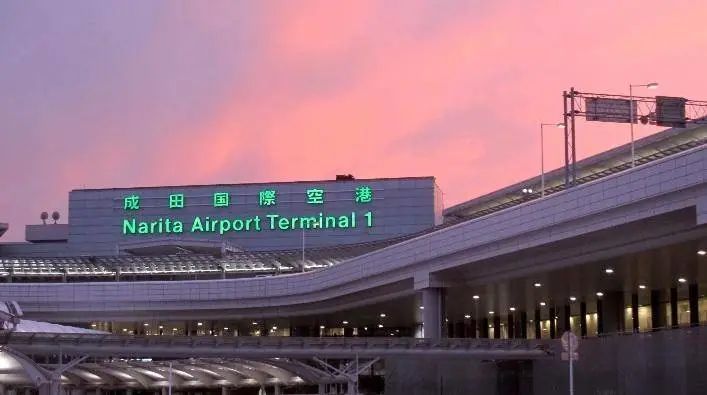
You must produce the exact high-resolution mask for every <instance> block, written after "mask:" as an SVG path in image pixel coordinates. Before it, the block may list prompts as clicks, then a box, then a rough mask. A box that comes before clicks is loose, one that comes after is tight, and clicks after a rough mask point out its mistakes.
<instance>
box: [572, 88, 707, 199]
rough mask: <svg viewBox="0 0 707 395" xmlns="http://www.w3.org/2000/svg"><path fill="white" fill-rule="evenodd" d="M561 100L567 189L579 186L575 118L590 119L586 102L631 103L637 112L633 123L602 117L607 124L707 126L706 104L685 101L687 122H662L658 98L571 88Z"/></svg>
mask: <svg viewBox="0 0 707 395" xmlns="http://www.w3.org/2000/svg"><path fill="white" fill-rule="evenodd" d="M562 99H563V109H564V110H563V117H564V124H565V133H564V139H565V152H564V155H565V188H570V187H572V186H575V185H577V149H576V147H577V145H576V138H575V137H576V133H577V127H576V118H577V117H583V118H585V119H587V116H588V115H591V114H590V113H588V111H587V108H586V102H587V99H614V100H625V101H631V100H632V102H631V103H632V104H629V105H630V106H632V107H635V112H634V113H633V114H632V115H633V119H631V120H629V119H627V118H628V117H625V116H624V115H623V114H613V115H612V114H608V113H607V114H602V117H603V118H606V119H605V121H607V122H618V123H628V122H629V121H630V122H633V123H638V122H639V121H640V122H641V123H644V124H653V125H656V124H658V123H659V122H663V123H670V124H673V125H672V126H675V125H678V124H685V123H687V124H694V125H707V101H701V100H690V99H684V103H685V113H684V118H683V117H679V118H675V117H673V118H671V117H666V116H665V115H663V116H661V117H660V119H659V117H658V116H657V115H656V114H657V109H656V106H657V100H656V97H649V96H627V95H615V94H609V93H590V92H580V91H577V90H575V89H574V88H570V90H569V92H568V91H564V92H563V93H562Z"/></svg>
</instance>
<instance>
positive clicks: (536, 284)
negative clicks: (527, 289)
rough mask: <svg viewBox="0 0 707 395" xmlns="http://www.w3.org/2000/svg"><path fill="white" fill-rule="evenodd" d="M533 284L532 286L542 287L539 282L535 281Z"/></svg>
mask: <svg viewBox="0 0 707 395" xmlns="http://www.w3.org/2000/svg"><path fill="white" fill-rule="evenodd" d="M533 286H534V287H535V288H540V287H542V286H543V285H542V284H540V283H535V284H533Z"/></svg>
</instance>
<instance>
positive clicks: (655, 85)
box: [646, 82, 658, 89]
mask: <svg viewBox="0 0 707 395" xmlns="http://www.w3.org/2000/svg"><path fill="white" fill-rule="evenodd" d="M646 88H648V89H658V83H657V82H649V83H647V84H646Z"/></svg>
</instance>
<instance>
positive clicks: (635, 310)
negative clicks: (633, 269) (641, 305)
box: [631, 292, 640, 333]
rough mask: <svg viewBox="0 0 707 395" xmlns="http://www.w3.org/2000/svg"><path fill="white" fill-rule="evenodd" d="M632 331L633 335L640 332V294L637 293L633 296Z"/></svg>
mask: <svg viewBox="0 0 707 395" xmlns="http://www.w3.org/2000/svg"><path fill="white" fill-rule="evenodd" d="M631 329H632V331H633V333H638V332H639V330H640V328H639V322H638V294H637V293H635V292H634V293H632V294H631Z"/></svg>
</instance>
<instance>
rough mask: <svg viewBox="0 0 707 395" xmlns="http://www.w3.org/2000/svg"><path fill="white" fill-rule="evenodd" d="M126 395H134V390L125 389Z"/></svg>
mask: <svg viewBox="0 0 707 395" xmlns="http://www.w3.org/2000/svg"><path fill="white" fill-rule="evenodd" d="M125 395H133V389H132V388H126V389H125Z"/></svg>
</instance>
